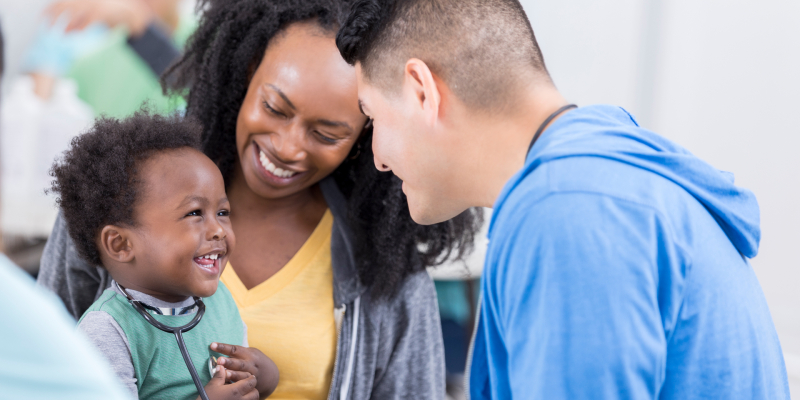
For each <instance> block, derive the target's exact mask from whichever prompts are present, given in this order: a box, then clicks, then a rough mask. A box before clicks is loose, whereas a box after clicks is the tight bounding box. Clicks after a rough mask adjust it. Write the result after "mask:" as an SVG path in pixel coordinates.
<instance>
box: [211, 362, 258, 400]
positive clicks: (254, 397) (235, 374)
mask: <svg viewBox="0 0 800 400" xmlns="http://www.w3.org/2000/svg"><path fill="white" fill-rule="evenodd" d="M226 381H234V383H231V384H227V385H226V384H225V382H226ZM205 389H206V394H207V395H208V398H209V400H258V398H259V396H258V390H256V377H255V376H253V375H250V374H249V373H247V372H241V371H228V370H226V369H225V367H223V366H219V367H217V372H216V373H215V374H214V376H213V377H212V378H211V380H210V381H208V384H207V385H206V386H205ZM197 399H198V400H200V397H199V396H198V397H197Z"/></svg>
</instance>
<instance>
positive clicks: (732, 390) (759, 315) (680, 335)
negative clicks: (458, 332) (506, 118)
mask: <svg viewBox="0 0 800 400" xmlns="http://www.w3.org/2000/svg"><path fill="white" fill-rule="evenodd" d="M760 235H761V233H760V228H759V210H758V204H757V202H756V199H755V196H753V194H752V193H751V192H750V191H748V190H745V189H742V188H738V187H736V186H734V184H733V176H732V175H730V174H727V173H723V172H719V171H718V170H716V169H714V168H713V167H711V166H710V165H709V164H707V163H705V162H704V161H702V160H700V159H699V158H697V157H695V156H693V155H692V154H690V153H689V152H688V151H686V150H684V149H683V148H681V147H680V146H678V145H676V144H674V143H672V142H670V141H668V140H666V139H664V138H663V137H661V136H658V135H656V134H655V133H652V132H650V131H647V130H645V129H642V128H640V127H639V126H638V124H637V123H636V121H635V120H634V119H633V117H632V116H631V115H630V114H628V112H627V111H625V110H624V109H622V108H619V107H613V106H590V107H582V108H579V109H576V110H573V111H570V112H568V113H566V114H563V115H562V116H561V118H559V119H557V120H556V121H555V122H554V123H553V124H552V125H551V126H550V127H549V128H548V129H547V130H546V131H545V132H544V134H543V135H542V137H541V138H540V139H539V141H538V142H537V143H536V144H535V145H534V147H533V148H532V149H531V152H530V154H528V157H527V160H526V163H525V166H524V167H523V168H522V170H521V171H519V172H518V173H517V174H516V175H514V176H513V177H512V178H511V180H510V181H508V183H506V185H505V187H504V188H503V191H502V192H501V194H500V197H499V198H498V199H497V202H496V203H495V205H494V215H493V217H492V221H491V225H490V228H489V239H490V244H489V249H488V251H487V256H486V264H485V269H484V275H483V282H482V288H483V294H482V307H481V314H480V322H479V324H478V327H477V330H476V336H475V342H474V345H473V352H472V363H471V368H470V375H469V377H468V384H469V393H470V395H471V398H472V399H473V400H476V399H727V400H735V399H747V400H753V399H770V400H775V399H788V398H789V385H788V378H787V375H786V368H785V365H784V361H783V355H782V352H781V347H780V343H779V341H778V335H777V333H776V331H775V327H774V325H773V322H772V318H771V316H770V313H769V309H768V307H767V302H766V299H765V298H764V294H763V292H762V291H761V287H760V285H759V283H758V280H757V279H756V276H755V274H754V273H753V269H752V268H751V267H750V264H749V262H748V261H747V259H748V258H752V257H754V256H755V255H756V253H757V251H758V243H759V239H760Z"/></svg>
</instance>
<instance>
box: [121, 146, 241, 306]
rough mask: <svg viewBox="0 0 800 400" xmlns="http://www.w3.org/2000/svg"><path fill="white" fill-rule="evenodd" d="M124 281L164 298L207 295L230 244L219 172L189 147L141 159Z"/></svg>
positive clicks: (231, 237) (213, 289) (226, 205)
mask: <svg viewBox="0 0 800 400" xmlns="http://www.w3.org/2000/svg"><path fill="white" fill-rule="evenodd" d="M137 177H138V178H139V179H142V185H141V187H142V190H141V192H140V193H138V194H137V196H138V198H137V201H136V207H135V208H134V218H135V219H136V222H137V226H136V227H134V228H133V229H131V232H132V234H131V237H130V240H131V245H132V247H133V252H134V264H135V266H132V268H133V269H132V270H128V271H125V272H127V274H126V275H127V276H126V278H127V280H135V281H136V282H135V283H136V285H135V286H138V287H139V288H142V289H146V290H144V292H145V293H148V294H151V295H154V296H155V297H158V298H161V299H162V300H166V301H180V300H181V299H183V298H185V297H186V296H199V297H208V296H211V295H212V294H214V292H216V290H217V283H218V282H219V276H220V274H221V273H222V270H223V268H225V265H226V264H227V262H228V255H229V254H230V252H231V251H232V250H233V246H234V243H235V239H234V235H233V230H232V229H231V220H230V204H229V203H228V198H227V196H226V195H225V184H224V181H223V179H222V174H221V173H220V171H219V169H218V168H217V166H216V165H214V163H213V162H212V161H211V160H210V159H209V158H208V157H206V156H205V155H204V154H202V153H200V152H199V151H197V150H194V149H180V150H170V151H165V152H160V153H159V154H157V155H155V156H153V157H151V158H150V159H148V160H147V161H145V162H144V163H142V164H141V166H140V170H139V171H138V173H137Z"/></svg>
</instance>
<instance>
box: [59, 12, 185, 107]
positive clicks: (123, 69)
mask: <svg viewBox="0 0 800 400" xmlns="http://www.w3.org/2000/svg"><path fill="white" fill-rule="evenodd" d="M196 26H197V21H196V20H195V19H194V18H190V17H185V18H182V19H181V22H180V24H179V25H178V28H177V29H176V30H175V33H174V35H173V37H174V40H175V43H176V45H177V46H178V47H179V48H183V44H184V43H185V42H186V39H187V38H188V37H189V35H190V34H191V33H192V32H193V31H194V29H195V28H196ZM66 77H67V78H71V79H74V80H75V82H77V84H78V97H79V98H80V99H81V100H83V101H85V102H86V103H87V104H89V106H91V107H92V109H93V110H94V113H95V116H100V115H106V116H108V117H115V118H123V117H126V116H129V115H130V114H132V113H133V112H134V111H136V110H138V109H139V108H140V107H141V105H142V103H144V102H145V101H147V102H148V103H149V105H150V107H151V108H152V110H153V111H156V112H160V113H166V112H171V111H175V110H183V109H185V106H186V103H185V101H184V99H183V98H182V97H177V96H172V97H167V96H165V95H164V94H163V92H162V91H161V84H160V83H159V77H158V76H156V74H154V73H153V71H152V70H151V69H150V68H149V67H148V65H147V64H146V63H145V62H144V60H142V59H141V58H140V57H139V56H138V55H137V54H136V52H134V51H133V50H132V49H131V48H130V46H128V44H127V33H126V32H125V31H124V30H122V29H117V30H114V31H111V32H110V33H109V35H108V38H107V39H106V40H105V42H103V43H102V44H101V45H99V46H98V47H97V48H96V49H93V50H92V51H90V52H89V53H87V54H86V55H84V56H82V57H80V58H78V59H77V60H75V63H74V64H73V65H72V67H71V68H70V70H69V72H68V73H67V76H66Z"/></svg>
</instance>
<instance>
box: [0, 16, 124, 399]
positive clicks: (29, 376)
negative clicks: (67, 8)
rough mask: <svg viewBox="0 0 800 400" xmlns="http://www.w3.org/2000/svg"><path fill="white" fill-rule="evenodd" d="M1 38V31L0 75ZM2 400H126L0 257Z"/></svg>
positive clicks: (42, 294) (97, 359) (90, 352)
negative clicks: (2, 346)
mask: <svg viewBox="0 0 800 400" xmlns="http://www.w3.org/2000/svg"><path fill="white" fill-rule="evenodd" d="M2 72H3V38H2V32H1V31H0V76H2ZM0 321H3V325H2V326H3V329H1V330H0V341H2V342H3V343H5V344H6V349H4V350H3V352H2V353H0V398H4V399H30V400H39V399H41V400H44V399H63V400H128V399H130V398H129V397H128V395H127V393H126V392H125V391H124V389H123V388H122V385H121V384H120V382H119V381H118V380H117V377H116V375H115V374H113V373H112V372H111V371H112V369H111V367H110V366H109V365H108V363H107V362H106V361H105V360H103V359H102V358H101V356H100V355H99V354H97V350H96V349H95V348H94V347H93V346H91V345H90V344H89V342H88V341H87V340H86V339H85V338H84V337H82V336H81V335H80V334H79V333H78V332H77V331H76V329H75V326H74V323H75V321H74V320H73V319H72V318H71V317H70V315H69V314H68V313H67V312H66V310H65V309H64V306H63V305H62V304H61V303H60V302H59V300H58V298H56V297H55V296H53V295H52V294H51V293H48V292H46V291H44V290H42V289H40V288H38V287H36V285H35V283H34V281H33V279H31V277H30V276H29V275H27V274H26V273H25V272H24V271H22V270H21V269H20V268H19V267H17V266H16V265H14V264H13V263H12V262H11V261H10V260H9V259H8V257H6V256H5V254H2V253H0Z"/></svg>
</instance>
